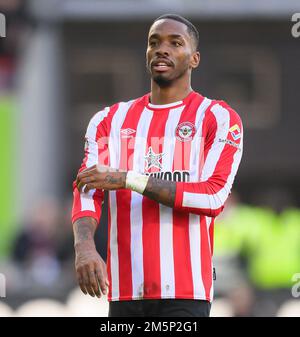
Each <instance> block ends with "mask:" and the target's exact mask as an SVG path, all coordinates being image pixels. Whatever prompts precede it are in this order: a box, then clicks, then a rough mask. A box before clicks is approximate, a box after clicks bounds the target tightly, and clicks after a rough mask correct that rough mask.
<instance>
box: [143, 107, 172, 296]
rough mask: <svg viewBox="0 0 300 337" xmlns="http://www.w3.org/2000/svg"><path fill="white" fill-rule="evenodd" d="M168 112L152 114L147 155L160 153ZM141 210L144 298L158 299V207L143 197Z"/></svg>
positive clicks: (153, 170) (154, 170) (161, 111)
mask: <svg viewBox="0 0 300 337" xmlns="http://www.w3.org/2000/svg"><path fill="white" fill-rule="evenodd" d="M169 111H170V110H169V109H166V110H160V111H154V112H153V118H152V120H151V123H150V126H149V131H148V138H147V146H146V153H148V151H149V148H150V147H152V150H153V152H154V153H155V154H159V153H162V150H163V149H162V146H163V137H164V135H165V126H166V121H167V119H168V115H169ZM160 162H161V161H160ZM146 171H147V170H146ZM148 172H159V168H157V167H151V168H150V169H149V170H148ZM142 209H143V263H144V297H145V298H149V295H150V297H157V298H159V297H160V296H161V277H160V220H159V219H160V217H159V213H160V207H159V204H158V203H157V202H156V201H154V200H151V199H149V198H147V197H144V198H143V204H142Z"/></svg>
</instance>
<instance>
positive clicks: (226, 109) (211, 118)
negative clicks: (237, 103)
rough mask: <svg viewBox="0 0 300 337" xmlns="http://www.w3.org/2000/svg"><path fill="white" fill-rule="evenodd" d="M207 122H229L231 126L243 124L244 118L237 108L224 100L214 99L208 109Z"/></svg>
mask: <svg viewBox="0 0 300 337" xmlns="http://www.w3.org/2000/svg"><path fill="white" fill-rule="evenodd" d="M206 119H207V122H210V123H211V122H213V123H214V124H219V123H224V122H225V123H228V125H229V126H231V125H234V124H238V125H239V126H242V119H241V117H240V115H239V114H238V113H237V111H236V110H235V109H233V108H232V107H231V106H230V105H229V104H228V103H227V102H225V101H223V100H216V99H212V100H211V103H210V106H209V107H208V109H207V111H206Z"/></svg>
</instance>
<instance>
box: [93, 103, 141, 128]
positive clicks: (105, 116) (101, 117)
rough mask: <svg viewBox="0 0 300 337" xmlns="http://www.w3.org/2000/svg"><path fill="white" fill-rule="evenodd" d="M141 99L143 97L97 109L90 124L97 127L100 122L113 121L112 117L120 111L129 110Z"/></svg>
mask: <svg viewBox="0 0 300 337" xmlns="http://www.w3.org/2000/svg"><path fill="white" fill-rule="evenodd" d="M139 99H141V97H140V98H135V99H132V100H130V101H126V102H123V101H122V102H118V103H115V104H113V105H111V106H107V107H105V108H103V109H102V110H99V111H97V112H96V113H95V114H94V115H93V117H92V118H91V120H90V122H89V126H90V127H96V128H97V127H98V126H99V125H100V124H103V123H104V124H105V123H109V122H111V120H112V118H113V117H114V115H115V114H116V113H117V112H118V111H124V110H128V109H129V108H130V106H131V105H132V104H133V103H134V102H136V101H137V100H139Z"/></svg>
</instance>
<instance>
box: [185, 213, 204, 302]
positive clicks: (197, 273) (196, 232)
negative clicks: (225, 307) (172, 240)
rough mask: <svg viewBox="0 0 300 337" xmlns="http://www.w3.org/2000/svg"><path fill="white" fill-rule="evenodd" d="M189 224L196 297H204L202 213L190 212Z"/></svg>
mask: <svg viewBox="0 0 300 337" xmlns="http://www.w3.org/2000/svg"><path fill="white" fill-rule="evenodd" d="M189 224H190V225H189V237H190V247H191V248H190V249H191V265H192V276H193V287H194V298H195V299H204V298H205V297H206V296H205V289H204V284H203V280H202V273H201V231H200V215H197V214H192V213H190V214H189Z"/></svg>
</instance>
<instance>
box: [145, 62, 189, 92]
mask: <svg viewBox="0 0 300 337" xmlns="http://www.w3.org/2000/svg"><path fill="white" fill-rule="evenodd" d="M147 70H148V72H149V74H150V76H151V77H152V80H153V81H154V82H155V83H156V84H157V85H158V86H159V87H160V88H167V87H170V86H171V85H172V84H173V83H174V82H175V81H176V80H178V79H179V78H181V77H183V76H184V75H185V73H186V72H187V71H188V65H186V67H184V68H183V69H181V71H180V72H178V71H177V72H176V73H175V74H173V75H171V76H170V77H166V76H165V75H164V74H159V73H158V74H153V73H152V72H151V69H150V68H149V67H147Z"/></svg>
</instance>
